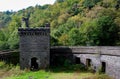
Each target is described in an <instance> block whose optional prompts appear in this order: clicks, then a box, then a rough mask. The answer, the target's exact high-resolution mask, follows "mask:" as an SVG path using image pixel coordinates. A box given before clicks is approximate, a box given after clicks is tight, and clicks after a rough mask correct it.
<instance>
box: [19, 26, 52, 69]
mask: <svg viewBox="0 0 120 79" xmlns="http://www.w3.org/2000/svg"><path fill="white" fill-rule="evenodd" d="M18 33H19V36H20V43H19V46H20V68H21V69H25V68H27V69H33V70H38V69H45V68H47V67H48V66H49V58H50V28H49V27H41V28H19V29H18Z"/></svg>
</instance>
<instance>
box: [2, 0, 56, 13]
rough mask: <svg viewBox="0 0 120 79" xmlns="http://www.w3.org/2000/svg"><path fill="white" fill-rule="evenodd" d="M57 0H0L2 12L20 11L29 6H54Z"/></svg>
mask: <svg viewBox="0 0 120 79" xmlns="http://www.w3.org/2000/svg"><path fill="white" fill-rule="evenodd" d="M54 2H55V0H0V11H7V10H9V11H11V10H13V11H18V10H21V9H25V8H27V7H29V6H35V5H36V4H38V5H44V4H53V3H54Z"/></svg>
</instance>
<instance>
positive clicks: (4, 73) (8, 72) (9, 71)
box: [0, 62, 112, 79]
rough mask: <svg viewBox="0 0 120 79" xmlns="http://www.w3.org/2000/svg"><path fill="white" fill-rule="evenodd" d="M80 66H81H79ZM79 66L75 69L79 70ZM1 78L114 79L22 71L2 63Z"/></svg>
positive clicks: (84, 73)
mask: <svg viewBox="0 0 120 79" xmlns="http://www.w3.org/2000/svg"><path fill="white" fill-rule="evenodd" d="M79 66H80V65H79ZM79 66H77V65H76V66H75V67H73V66H72V67H73V68H75V69H79V68H78V67H79ZM0 78H2V79H61V78H62V79H112V78H110V77H109V76H107V75H104V74H101V75H99V74H93V73H90V72H87V71H81V70H74V69H65V68H57V67H55V68H50V69H48V70H40V71H34V72H33V71H29V70H28V69H25V70H20V69H19V66H18V65H17V66H14V65H12V64H9V65H8V64H6V63H4V62H0Z"/></svg>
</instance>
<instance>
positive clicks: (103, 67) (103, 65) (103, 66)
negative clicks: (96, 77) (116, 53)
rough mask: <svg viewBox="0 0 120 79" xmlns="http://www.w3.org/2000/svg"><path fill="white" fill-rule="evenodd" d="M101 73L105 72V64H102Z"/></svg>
mask: <svg viewBox="0 0 120 79" xmlns="http://www.w3.org/2000/svg"><path fill="white" fill-rule="evenodd" d="M101 69H102V73H105V72H106V63H105V62H102V68H101Z"/></svg>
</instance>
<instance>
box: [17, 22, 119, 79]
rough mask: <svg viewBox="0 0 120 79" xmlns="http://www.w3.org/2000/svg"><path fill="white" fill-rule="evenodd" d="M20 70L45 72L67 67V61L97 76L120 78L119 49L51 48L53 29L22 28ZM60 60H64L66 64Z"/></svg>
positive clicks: (89, 47) (20, 31)
mask: <svg viewBox="0 0 120 79" xmlns="http://www.w3.org/2000/svg"><path fill="white" fill-rule="evenodd" d="M18 33H19V37H20V43H19V45H20V48H19V49H20V68H21V69H25V68H28V69H31V70H38V69H45V68H47V67H49V66H50V65H56V64H61V63H62V64H63V62H64V61H65V60H66V59H67V60H69V61H70V62H71V64H84V65H85V66H86V67H92V68H93V69H94V70H95V71H96V72H97V71H99V69H100V68H101V70H102V72H103V73H106V74H108V75H109V76H112V77H114V78H115V79H119V78H120V75H119V73H120V47H119V46H73V47H69V46H52V47H50V27H49V24H47V25H46V27H40V28H29V27H27V28H19V29H18ZM59 58H62V59H64V61H63V62H61V61H59Z"/></svg>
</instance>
